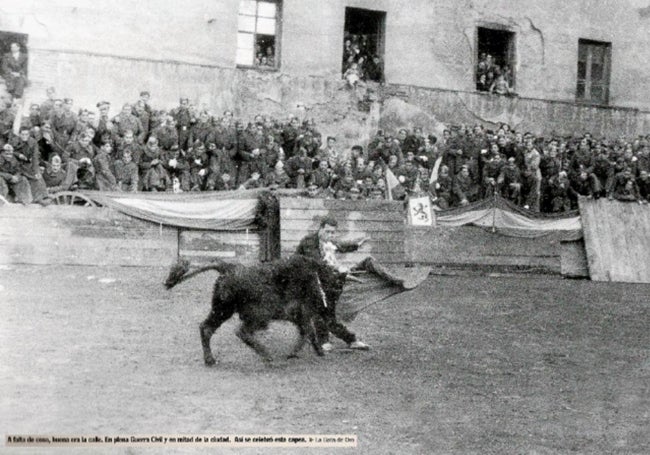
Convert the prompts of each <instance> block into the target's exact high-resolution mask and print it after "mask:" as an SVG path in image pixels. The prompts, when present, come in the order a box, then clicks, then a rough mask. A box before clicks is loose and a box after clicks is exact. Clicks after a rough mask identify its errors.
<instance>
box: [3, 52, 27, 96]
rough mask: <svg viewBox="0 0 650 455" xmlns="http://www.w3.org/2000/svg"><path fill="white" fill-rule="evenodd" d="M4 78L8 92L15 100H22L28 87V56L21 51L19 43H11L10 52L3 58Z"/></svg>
mask: <svg viewBox="0 0 650 455" xmlns="http://www.w3.org/2000/svg"><path fill="white" fill-rule="evenodd" d="M2 76H3V77H4V79H5V81H6V84H7V91H8V92H9V93H10V94H11V95H12V96H13V97H14V98H22V97H23V92H24V90H25V86H26V85H27V56H26V55H25V54H24V53H22V52H21V51H20V45H19V44H18V43H11V45H10V51H9V52H8V53H6V54H5V55H4V56H3V58H2Z"/></svg>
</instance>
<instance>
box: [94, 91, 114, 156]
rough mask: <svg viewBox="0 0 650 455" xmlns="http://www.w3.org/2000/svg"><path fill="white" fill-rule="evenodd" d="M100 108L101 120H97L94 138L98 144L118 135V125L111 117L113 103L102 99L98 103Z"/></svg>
mask: <svg viewBox="0 0 650 455" xmlns="http://www.w3.org/2000/svg"><path fill="white" fill-rule="evenodd" d="M97 109H98V110H99V120H98V121H97V131H96V132H95V137H94V138H93V143H94V144H95V145H96V146H98V147H99V146H101V145H102V144H103V143H104V142H106V141H111V140H112V141H114V140H115V137H117V127H116V126H115V124H114V123H113V121H112V120H111V119H110V117H109V111H110V109H111V103H109V102H108V101H100V102H99V103H97Z"/></svg>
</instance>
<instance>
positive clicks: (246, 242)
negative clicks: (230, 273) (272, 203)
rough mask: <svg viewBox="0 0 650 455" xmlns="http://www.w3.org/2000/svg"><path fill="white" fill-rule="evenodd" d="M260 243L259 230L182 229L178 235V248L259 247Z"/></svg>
mask: <svg viewBox="0 0 650 455" xmlns="http://www.w3.org/2000/svg"><path fill="white" fill-rule="evenodd" d="M260 243H261V234H260V233H259V232H250V233H249V234H248V235H246V234H245V233H244V234H241V233H239V232H209V231H192V232H188V231H182V232H181V233H180V236H179V248H180V249H189V250H208V249H215V250H219V249H223V248H227V247H229V246H233V247H234V246H248V247H250V246H258V247H259V245H260Z"/></svg>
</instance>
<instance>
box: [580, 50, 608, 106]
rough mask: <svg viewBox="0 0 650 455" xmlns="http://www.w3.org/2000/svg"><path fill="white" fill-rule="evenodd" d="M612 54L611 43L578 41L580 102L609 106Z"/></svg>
mask: <svg viewBox="0 0 650 455" xmlns="http://www.w3.org/2000/svg"><path fill="white" fill-rule="evenodd" d="M611 54H612V44H611V43H602V42H598V41H589V40H583V39H581V40H579V41H578V83H577V89H576V99H577V100H578V101H584V102H587V103H594V104H607V102H608V101H609V73H610V62H611Z"/></svg>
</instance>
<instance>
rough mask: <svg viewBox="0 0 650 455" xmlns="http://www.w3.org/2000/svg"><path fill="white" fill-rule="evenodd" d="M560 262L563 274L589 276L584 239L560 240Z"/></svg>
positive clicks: (575, 276) (579, 276)
mask: <svg viewBox="0 0 650 455" xmlns="http://www.w3.org/2000/svg"><path fill="white" fill-rule="evenodd" d="M560 262H561V266H562V276H566V277H569V278H589V265H588V264H587V253H586V252H585V241H584V240H583V239H580V240H570V241H566V242H565V241H562V242H560Z"/></svg>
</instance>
